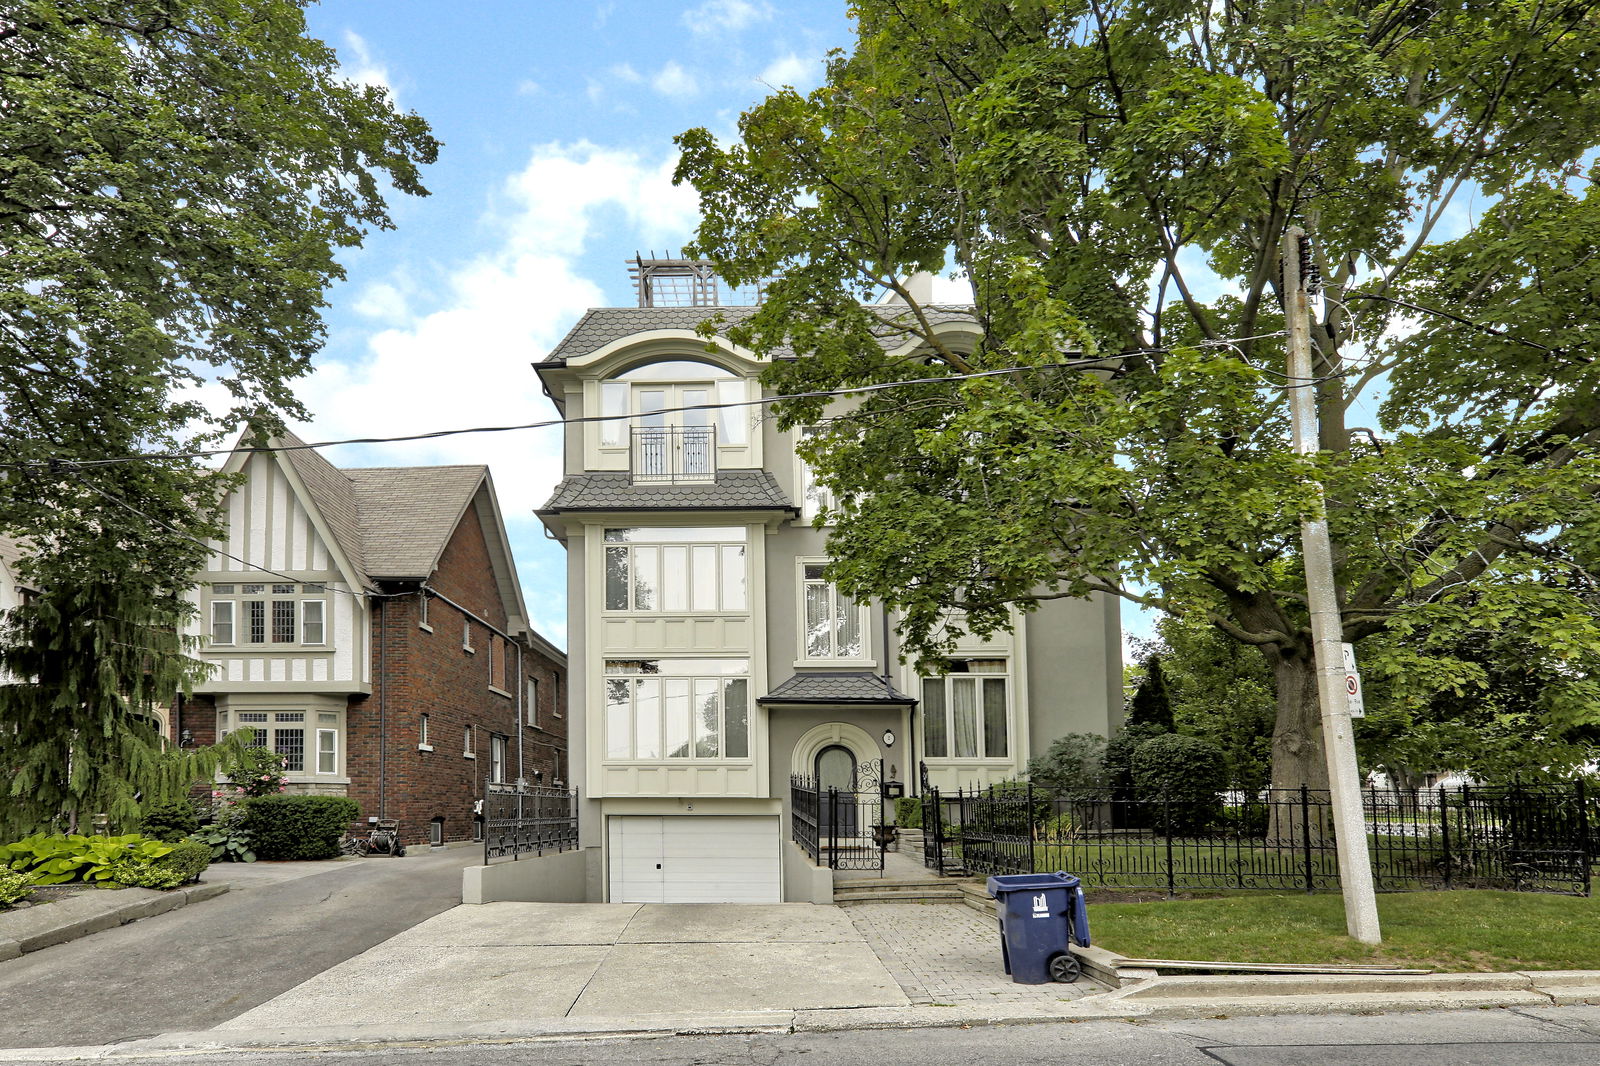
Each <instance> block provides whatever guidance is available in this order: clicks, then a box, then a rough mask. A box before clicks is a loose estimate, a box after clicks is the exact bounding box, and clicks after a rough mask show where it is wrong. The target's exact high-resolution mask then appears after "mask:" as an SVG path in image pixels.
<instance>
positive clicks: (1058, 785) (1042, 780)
mask: <svg viewBox="0 0 1600 1066" xmlns="http://www.w3.org/2000/svg"><path fill="white" fill-rule="evenodd" d="M1028 780H1030V781H1032V782H1033V783H1034V784H1035V785H1038V786H1040V787H1041V788H1046V789H1049V790H1050V791H1051V792H1054V793H1055V794H1056V795H1058V796H1060V797H1062V798H1063V799H1070V800H1072V801H1073V802H1076V803H1083V802H1092V801H1093V800H1095V799H1097V798H1099V795H1100V793H1102V792H1104V791H1105V790H1106V738H1105V737H1102V736H1096V735H1095V734H1093V733H1067V734H1066V735H1064V736H1059V737H1057V738H1056V739H1055V740H1054V741H1053V742H1051V744H1050V747H1049V748H1048V749H1047V750H1046V751H1045V753H1044V754H1043V755H1035V756H1034V757H1033V758H1031V759H1029V760H1028Z"/></svg>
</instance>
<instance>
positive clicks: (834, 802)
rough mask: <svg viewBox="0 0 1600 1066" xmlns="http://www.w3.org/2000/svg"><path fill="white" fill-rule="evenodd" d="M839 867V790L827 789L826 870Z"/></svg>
mask: <svg viewBox="0 0 1600 1066" xmlns="http://www.w3.org/2000/svg"><path fill="white" fill-rule="evenodd" d="M838 867H839V790H838V789H837V788H832V787H830V788H829V789H828V868H829V869H830V870H835V869H838Z"/></svg>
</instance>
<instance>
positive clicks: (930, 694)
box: [922, 659, 1011, 759]
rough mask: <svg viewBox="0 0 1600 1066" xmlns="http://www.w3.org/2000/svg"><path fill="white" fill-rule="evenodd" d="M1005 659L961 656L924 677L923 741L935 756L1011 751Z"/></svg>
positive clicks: (972, 756)
mask: <svg viewBox="0 0 1600 1066" xmlns="http://www.w3.org/2000/svg"><path fill="white" fill-rule="evenodd" d="M1008 671H1009V663H1008V661H1007V660H1005V659H956V660H954V661H952V662H951V664H950V670H949V672H948V673H946V674H945V675H944V676H942V677H925V678H923V679H922V743H923V751H924V752H925V754H926V756H927V757H928V758H930V759H1003V758H1006V757H1007V756H1008V755H1009V754H1010V751H1011V743H1010V717H1011V715H1010V698H1009V688H1010V676H1009V672H1008Z"/></svg>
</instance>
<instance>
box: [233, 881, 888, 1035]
mask: <svg viewBox="0 0 1600 1066" xmlns="http://www.w3.org/2000/svg"><path fill="white" fill-rule="evenodd" d="M909 1002H910V1001H909V1000H908V999H907V998H906V995H905V993H904V992H902V991H901V988H900V985H899V983H897V982H896V980H895V978H894V977H893V976H892V975H891V974H890V973H889V971H888V970H887V969H886V968H885V967H884V964H883V963H882V962H881V961H879V959H878V956H877V954H876V953H875V952H874V951H873V950H872V948H871V947H870V946H869V945H868V944H867V943H866V941H865V939H864V938H863V936H862V934H861V933H860V932H859V931H858V930H857V929H856V927H855V926H854V925H853V924H852V923H851V921H850V918H849V916H848V915H847V914H846V913H845V912H844V911H843V910H841V909H838V908H834V907H818V906H813V905H811V904H808V903H777V904H769V905H752V904H744V905H737V904H704V905H696V904H673V905H656V904H633V903H593V904H577V903H566V904H563V903H490V904H485V905H483V906H474V907H456V908H455V909H453V910H450V911H446V912H445V913H443V914H440V915H437V916H435V917H433V918H430V919H428V920H427V921H425V922H422V923H421V924H420V925H416V926H414V927H412V928H411V929H408V930H406V931H405V932H403V933H401V934H399V935H398V936H395V937H393V938H391V939H390V940H387V941H385V942H384V943H382V944H379V945H377V946H376V947H374V948H372V949H370V950H368V951H366V952H364V953H363V954H361V955H358V956H356V957H355V958H352V959H349V960H348V961H346V962H343V963H341V964H339V965H337V966H335V967H333V968H332V969H330V970H327V971H326V972H324V973H322V974H319V975H318V976H316V977H313V978H311V979H310V980H308V981H306V982H305V983H304V984H301V985H299V986H297V987H295V988H292V989H290V990H289V991H287V992H284V993H283V994H281V995H279V996H278V997H277V998H275V999H272V1000H269V1001H267V1002H266V1003H263V1004H261V1005H260V1006H258V1007H255V1008H254V1009H252V1010H249V1011H246V1012H245V1013H243V1014H241V1015H239V1016H238V1017H236V1018H233V1019H232V1020H230V1021H228V1022H226V1023H224V1024H223V1025H222V1026H220V1027H219V1028H221V1029H265V1028H272V1027H276V1026H290V1027H294V1028H299V1027H306V1026H340V1025H358V1024H371V1023H373V1022H374V1021H383V1020H387V1021H390V1022H393V1023H395V1024H396V1025H398V1026H404V1025H406V1024H408V1023H413V1024H414V1023H423V1024H426V1023H429V1022H438V1021H445V1020H448V1021H451V1022H455V1023H472V1022H494V1021H504V1020H525V1019H538V1018H562V1017H570V1018H623V1017H634V1016H638V1015H648V1014H684V1013H694V1012H707V1011H710V1012H719V1013H721V1012H727V1011H764V1010H802V1009H818V1008H824V1009H825V1008H841V1007H893V1006H906V1005H907V1004H909Z"/></svg>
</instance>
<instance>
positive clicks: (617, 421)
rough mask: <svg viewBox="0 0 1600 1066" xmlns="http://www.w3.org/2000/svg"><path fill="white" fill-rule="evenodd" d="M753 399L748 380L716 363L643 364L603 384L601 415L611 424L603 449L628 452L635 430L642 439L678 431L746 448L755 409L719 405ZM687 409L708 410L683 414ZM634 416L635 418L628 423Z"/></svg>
mask: <svg viewBox="0 0 1600 1066" xmlns="http://www.w3.org/2000/svg"><path fill="white" fill-rule="evenodd" d="M747 398H748V390H747V388H746V383H745V379H744V378H742V377H740V376H739V375H737V374H734V373H733V372H732V371H729V370H725V369H723V368H722V367H720V366H717V365H715V364H713V363H707V362H703V361H701V360H698V359H669V360H665V361H661V362H654V363H641V364H638V365H636V366H633V367H630V368H628V369H627V370H624V371H623V372H622V373H620V374H617V375H616V376H615V377H613V378H611V379H610V380H608V381H604V382H601V384H600V413H601V414H602V415H606V416H608V417H609V418H611V421H606V422H602V423H600V446H601V447H602V448H623V447H627V446H628V445H629V437H630V434H629V427H632V428H633V430H634V431H635V433H636V434H637V433H639V432H644V433H645V434H647V435H648V434H650V433H651V432H652V431H654V432H655V433H656V434H657V435H659V436H660V437H665V436H666V435H667V433H666V431H672V430H676V431H681V432H683V433H686V434H687V436H688V437H689V438H700V439H708V440H714V441H715V443H716V444H724V445H735V446H742V445H744V444H746V443H747V442H748V440H749V434H750V409H749V408H746V407H715V406H714V405H718V404H731V403H738V402H740V401H743V400H745V399H747ZM686 407H688V408H694V407H705V408H706V409H705V410H688V411H686V410H682V408H686ZM628 415H631V416H633V417H631V418H627V417H622V416H628ZM713 432H714V437H713Z"/></svg>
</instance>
